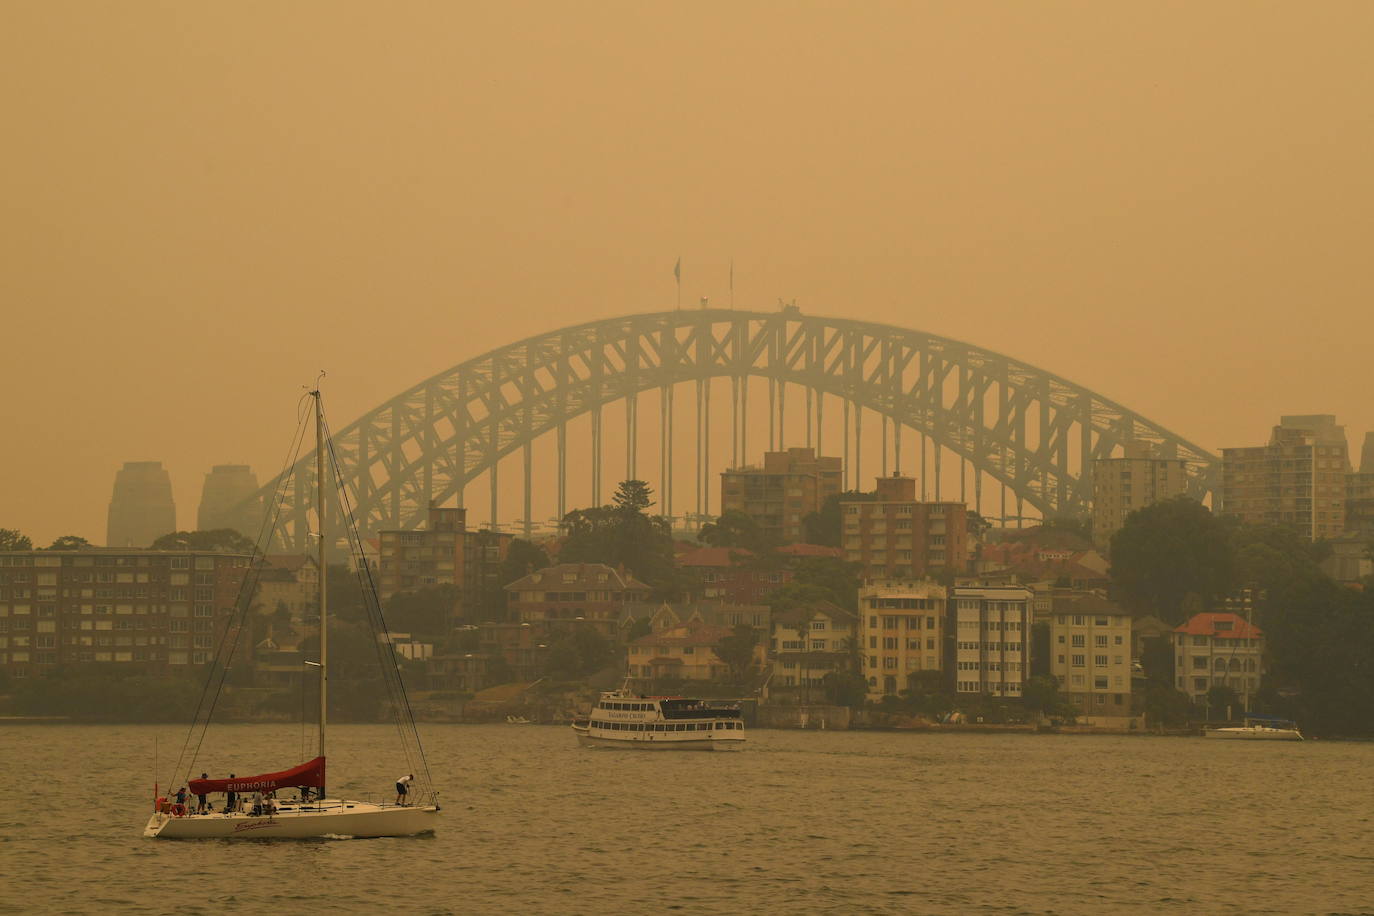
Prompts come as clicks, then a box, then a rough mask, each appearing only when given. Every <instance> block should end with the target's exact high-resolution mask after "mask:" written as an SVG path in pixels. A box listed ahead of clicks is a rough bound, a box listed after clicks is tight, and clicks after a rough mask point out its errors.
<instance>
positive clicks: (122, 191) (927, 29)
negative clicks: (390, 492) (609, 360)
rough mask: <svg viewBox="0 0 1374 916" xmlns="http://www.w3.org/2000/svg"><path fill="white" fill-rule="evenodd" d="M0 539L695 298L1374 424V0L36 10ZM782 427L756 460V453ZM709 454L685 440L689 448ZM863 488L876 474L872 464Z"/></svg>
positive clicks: (18, 215) (18, 80)
mask: <svg viewBox="0 0 1374 916" xmlns="http://www.w3.org/2000/svg"><path fill="white" fill-rule="evenodd" d="M7 18H8V25H7V28H6V29H5V33H4V35H3V37H0V50H3V54H0V60H2V61H3V63H0V68H3V70H4V72H5V79H4V81H3V88H0V93H2V94H3V97H4V103H5V108H6V110H7V111H8V112H9V117H8V119H7V121H8V124H9V128H10V130H9V135H10V141H9V143H8V144H7V148H8V149H7V152H8V164H9V168H7V169H6V170H5V174H4V177H3V178H0V181H3V182H4V189H3V195H2V196H3V200H4V204H3V206H4V213H5V217H4V219H3V221H0V227H2V228H0V231H2V232H3V233H4V236H3V254H0V258H3V259H4V265H3V270H0V296H3V298H4V301H5V302H6V303H7V308H6V313H7V318H8V326H9V328H10V332H11V333H10V335H9V339H10V341H11V346H10V347H9V348H8V350H7V354H6V358H5V360H4V361H3V363H2V364H0V366H2V367H0V373H3V376H2V377H0V381H3V384H4V386H5V390H6V391H8V392H9V396H8V397H7V398H6V400H5V409H4V413H5V419H6V421H7V426H8V428H9V429H10V431H11V443H12V446H13V447H11V448H8V449H6V450H5V454H4V457H3V458H2V459H0V468H3V471H4V478H5V479H6V480H7V481H9V483H8V484H7V485H6V486H5V487H4V488H3V489H0V523H3V524H4V525H7V526H11V527H15V528H19V529H22V530H24V531H25V532H27V533H29V534H30V535H31V536H32V537H33V539H34V541H35V542H36V543H47V542H48V541H49V540H51V539H52V538H53V537H56V536H58V535H62V534H69V533H70V534H77V535H81V536H84V537H86V538H88V539H90V540H91V541H93V542H97V543H99V542H101V540H102V539H103V532H104V516H105V510H106V506H107V504H108V501H109V498H110V487H111V482H112V479H113V475H114V472H115V470H116V469H117V468H118V467H119V466H120V465H121V464H122V463H123V462H125V461H129V460H145V459H148V460H159V461H162V462H163V464H164V466H165V467H166V468H168V470H169V471H170V472H171V475H172V479H173V482H174V485H175V488H176V491H175V496H176V501H177V505H178V511H179V520H178V523H179V526H180V527H183V528H189V527H193V525H194V511H195V506H196V504H197V503H198V501H199V495H200V485H201V481H202V479H203V475H204V474H205V472H207V471H208V470H209V468H210V467H211V466H212V465H214V464H222V463H230V462H238V463H246V464H251V465H252V466H253V467H254V469H255V470H256V471H257V473H258V474H259V477H260V478H261V479H263V480H264V481H266V480H267V479H268V478H270V476H271V474H272V473H274V472H275V470H276V469H277V468H278V467H279V466H280V462H281V457H282V451H283V443H284V435H283V428H284V427H288V426H289V425H290V424H291V422H292V417H293V411H294V409H295V403H294V402H295V397H296V393H297V392H298V391H299V389H300V386H301V385H305V384H308V383H309V382H310V381H311V380H312V379H313V378H314V375H315V373H316V371H317V370H319V369H320V368H324V369H327V370H328V371H329V377H328V385H327V387H328V391H329V396H330V400H331V413H332V417H333V420H334V423H335V425H336V426H342V425H343V424H344V423H345V422H347V421H348V420H351V419H352V418H354V417H355V416H357V415H359V414H361V413H363V412H364V411H366V410H368V409H370V408H372V407H374V406H376V405H377V404H379V403H381V402H383V401H384V400H386V399H388V398H390V397H391V396H393V395H394V394H396V393H398V392H400V391H401V390H403V389H404V388H406V387H408V386H410V385H412V384H414V383H416V382H417V381H419V380H420V379H422V378H424V377H427V376H430V375H433V374H435V373H437V372H440V371H442V370H444V369H446V368H448V367H449V366H451V365H453V364H455V363H458V362H460V361H462V360H464V359H467V358H471V357H473V356H476V355H479V354H480V353H482V352H485V351H486V350H489V349H491V348H493V347H496V346H500V345H502V344H505V343H509V342H511V341H513V340H515V339H517V338H519V337H522V336H525V335H528V334H533V333H538V332H543V331H549V330H553V329H555V328H558V327H561V326H564V325H567V324H571V323H575V322H580V321H585V320H591V319H595V318H601V317H608V316H615V315H621V314H630V313H637V312H645V311H654V310H660V309H670V308H672V307H673V306H674V304H675V301H676V294H677V288H676V286H675V285H674V280H673V266H674V263H675V262H676V260H677V259H678V258H679V257H680V258H681V259H682V299H683V305H684V307H687V308H691V307H695V306H696V305H697V303H698V300H699V298H700V297H703V296H707V297H710V301H711V303H712V304H713V305H722V306H723V305H726V304H728V302H729V289H728V284H729V271H730V264H731V261H732V260H733V262H734V277H735V284H734V285H735V290H734V293H735V302H736V304H737V306H738V307H740V308H758V309H764V310H771V309H774V308H776V304H777V301H778V300H779V299H780V298H781V299H786V300H788V301H792V300H796V301H797V303H798V305H799V306H800V307H801V309H802V310H803V312H804V313H806V314H818V315H833V316H844V317H856V318H863V319H868V320H873V321H878V322H887V323H890V324H893V325H896V326H899V327H904V328H917V329H920V330H925V331H930V332H932V333H937V334H942V335H946V336H949V337H953V338H956V339H960V340H965V341H968V342H971V343H975V344H978V345H981V346H984V347H987V348H989V349H991V350H995V351H998V352H1002V353H1006V354H1008V355H1012V356H1015V357H1017V358H1020V359H1022V360H1024V361H1026V362H1029V363H1031V364H1032V365H1035V366H1039V367H1041V368H1044V369H1047V370H1049V371H1051V372H1055V373H1058V374H1060V375H1062V376H1064V377H1067V378H1069V379H1071V380H1073V381H1075V382H1078V383H1080V384H1083V385H1085V386H1086V387H1089V388H1091V389H1093V390H1095V391H1098V392H1100V393H1102V394H1104V395H1106V396H1108V397H1110V398H1113V399H1114V400H1116V401H1118V402H1120V403H1122V404H1125V405H1126V406H1128V407H1130V408H1132V409H1134V410H1137V411H1139V412H1140V413H1141V414H1143V415H1145V416H1147V417H1149V418H1151V419H1152V420H1155V421H1157V422H1159V423H1161V424H1162V425H1164V426H1165V427H1167V428H1169V429H1170V430H1172V431H1174V432H1176V433H1178V434H1179V435H1182V436H1184V437H1186V438H1188V439H1191V440H1193V441H1195V442H1198V443H1199V444H1200V445H1203V446H1204V447H1206V448H1209V449H1212V450H1217V449H1219V448H1221V447H1223V446H1231V445H1249V444H1260V443H1262V442H1263V441H1265V439H1266V438H1267V433H1268V430H1269V428H1270V427H1271V426H1272V425H1273V424H1274V423H1276V422H1277V418H1278V415H1279V414H1281V413H1330V414H1335V415H1336V416H1337V417H1338V419H1339V421H1340V422H1342V423H1344V424H1345V425H1346V426H1347V429H1348V430H1349V433H1350V438H1351V446H1352V449H1355V450H1358V447H1359V440H1360V439H1361V438H1362V436H1363V433H1364V432H1365V431H1366V430H1369V429H1371V428H1374V407H1371V401H1370V399H1369V392H1370V385H1369V382H1368V370H1367V363H1366V360H1365V356H1366V352H1367V349H1368V340H1369V339H1370V336H1371V332H1374V317H1372V316H1371V310H1370V309H1369V307H1368V304H1369V302H1370V299H1371V296H1370V294H1371V292H1372V291H1374V290H1371V283H1372V281H1371V277H1372V276H1374V275H1372V274H1371V272H1370V271H1369V269H1368V263H1367V262H1368V256H1367V253H1366V251H1365V249H1366V248H1367V242H1368V239H1369V238H1370V231H1371V228H1374V227H1372V226H1371V220H1374V215H1372V214H1374V188H1372V187H1371V183H1372V181H1374V179H1371V173H1370V170H1369V168H1368V163H1369V162H1370V161H1374V142H1372V141H1374V120H1371V119H1370V117H1369V100H1370V98H1371V97H1374V80H1371V70H1370V68H1369V66H1368V62H1367V59H1366V56H1367V48H1366V43H1367V36H1368V35H1369V34H1371V31H1372V30H1374V9H1371V7H1370V6H1369V5H1368V4H1361V3H1324V4H1320V5H1317V6H1301V7H1299V6H1294V5H1291V4H1255V3H1215V4H1205V5H1195V4H1183V3H1176V4H1151V5H1148V6H1144V5H1140V6H1124V5H1120V4H1112V5H1101V4H1092V3H1054V4H1026V5H1004V6H998V7H996V8H991V7H968V6H963V5H933V4H903V3H870V4H863V5H860V6H857V7H855V6H848V5H846V6H842V7H841V6H833V5H828V4H791V3H789V4H781V3H779V4H752V5H746V6H743V7H741V6H738V5H734V4H725V3H717V4H703V5H694V6H684V7H680V8H674V9H673V10H672V11H671V12H668V11H666V10H665V9H664V8H661V7H656V6H645V5H642V4H633V3H602V4H596V5H594V6H586V5H579V6H565V7H559V6H551V5H535V4H524V5H509V4H480V5H479V4H462V5H452V4H409V5H404V6H402V7H399V8H387V9H386V10H385V11H383V10H382V9H381V8H378V7H374V6H370V5H367V4H360V3H329V4H323V3H315V4H308V3H301V4H291V5H288V6H281V5H277V4H236V5H233V6H229V5H210V4H191V5H186V4H153V3H147V4H138V5H132V6H130V5H119V6H113V5H107V6H98V5H89V4H66V5H61V4H51V3H19V4H12V5H11V6H10V7H9V16H8V17H7ZM760 444H761V443H760ZM684 447H685V446H684ZM866 476H867V475H866Z"/></svg>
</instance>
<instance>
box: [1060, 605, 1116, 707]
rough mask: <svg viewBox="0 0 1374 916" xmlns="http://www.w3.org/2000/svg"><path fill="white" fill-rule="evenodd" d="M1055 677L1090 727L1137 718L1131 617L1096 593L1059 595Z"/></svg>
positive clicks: (1063, 693)
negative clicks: (1133, 703) (1133, 714)
mask: <svg viewBox="0 0 1374 916" xmlns="http://www.w3.org/2000/svg"><path fill="white" fill-rule="evenodd" d="M1049 669H1050V673H1051V674H1052V675H1053V676H1054V677H1055V679H1056V680H1058V681H1059V689H1060V692H1061V694H1062V695H1063V696H1064V697H1065V699H1067V700H1068V701H1069V702H1070V703H1072V704H1074V705H1075V706H1076V707H1078V710H1079V714H1080V715H1081V716H1083V717H1085V718H1086V720H1087V722H1086V724H1090V725H1091V724H1099V725H1115V724H1119V722H1115V721H1104V720H1117V719H1122V718H1126V717H1129V716H1130V715H1131V617H1130V615H1129V614H1128V613H1126V611H1124V610H1122V609H1121V608H1120V607H1118V606H1117V605H1116V604H1115V603H1114V602H1111V601H1108V600H1107V599H1106V598H1104V597H1102V596H1101V595H1097V594H1092V593H1087V594H1084V593H1070V592H1061V593H1056V594H1055V596H1054V608H1053V615H1052V617H1051V618H1050V665H1049Z"/></svg>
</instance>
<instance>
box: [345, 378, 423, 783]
mask: <svg viewBox="0 0 1374 916" xmlns="http://www.w3.org/2000/svg"><path fill="white" fill-rule="evenodd" d="M320 413H321V420H322V422H323V425H324V431H325V447H326V449H327V451H328V455H329V458H330V467H331V468H332V469H333V472H334V476H335V479H336V481H337V483H338V492H339V504H340V505H339V507H340V509H342V510H344V513H343V514H344V519H345V521H346V528H345V530H346V532H347V537H348V540H349V543H350V546H351V545H353V544H354V543H356V544H357V547H358V553H359V555H360V556H361V555H362V536H361V534H359V532H358V523H357V518H356V516H355V514H354V511H353V503H352V500H351V499H350V498H349V495H348V486H347V484H346V483H345V482H344V479H343V471H342V468H340V466H339V460H338V453H337V452H336V451H335V449H334V435H333V431H332V430H331V428H330V426H329V418H328V416H327V415H325V414H324V406H323V404H321V405H320ZM359 568H360V573H359V575H360V576H362V577H365V578H366V581H367V584H368V587H367V589H365V590H364V594H363V598H364V600H363V603H364V605H365V606H368V607H372V606H375V607H376V610H377V617H376V619H377V622H378V623H379V624H380V630H381V633H382V635H384V636H385V637H386V645H387V649H388V650H389V654H390V656H391V664H390V666H387V665H385V664H383V666H382V668H383V683H387V681H388V677H389V676H394V677H395V678H396V682H395V693H393V696H397V695H399V697H400V700H401V703H400V704H398V705H397V707H396V711H397V713H398V715H399V714H400V713H401V712H402V710H404V714H405V717H406V719H408V720H409V723H410V730H411V734H412V736H413V738H414V741H415V749H416V751H417V752H418V754H419V758H420V764H421V767H420V769H421V771H422V772H423V773H424V774H425V782H426V784H427V785H428V787H429V789H430V792H431V794H433V788H434V783H433V779H432V777H431V775H430V769H429V760H428V758H427V757H426V755H425V749H424V744H423V742H422V741H421V740H420V730H419V728H418V726H417V725H416V723H415V711H414V709H413V708H412V707H411V705H410V696H409V695H408V694H407V692H406V689H405V683H404V682H403V680H402V678H401V672H400V667H399V664H398V663H397V654H396V647H395V645H394V644H393V643H392V641H391V630H390V628H389V627H388V626H387V624H386V614H385V612H384V611H383V610H382V606H381V601H380V600H379V599H378V598H377V589H376V583H375V582H373V580H372V570H371V568H370V567H369V566H368V564H367V562H366V560H365V559H364V561H363V562H362V563H361V564H359ZM377 648H378V653H379V655H380V654H381V653H382V649H381V645H380V643H379V644H378V647H377ZM388 667H389V669H390V670H389V671H388V670H387V669H388ZM389 692H390V691H389ZM393 702H394V700H393ZM399 724H400V723H398V730H400V731H402V734H403V735H404V730H403V729H400V728H399ZM402 747H403V749H405V753H406V755H407V758H408V757H409V747H408V746H407V744H406V742H405V740H404V737H403V738H402Z"/></svg>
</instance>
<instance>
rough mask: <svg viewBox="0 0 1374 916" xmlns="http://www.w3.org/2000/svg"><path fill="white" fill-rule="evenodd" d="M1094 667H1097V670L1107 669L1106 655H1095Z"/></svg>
mask: <svg viewBox="0 0 1374 916" xmlns="http://www.w3.org/2000/svg"><path fill="white" fill-rule="evenodd" d="M1093 667H1096V668H1105V667H1107V656H1105V655H1094V656H1093Z"/></svg>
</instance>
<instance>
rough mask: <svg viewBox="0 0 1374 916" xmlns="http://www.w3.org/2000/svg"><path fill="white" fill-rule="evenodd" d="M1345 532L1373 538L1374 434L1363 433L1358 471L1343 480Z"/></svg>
mask: <svg viewBox="0 0 1374 916" xmlns="http://www.w3.org/2000/svg"><path fill="white" fill-rule="evenodd" d="M1345 530H1346V533H1347V534H1350V535H1353V536H1355V537H1359V538H1371V537H1374V433H1365V437H1364V448H1363V449H1361V450H1360V469H1359V470H1358V471H1354V472H1351V473H1350V474H1348V475H1347V476H1346V478H1345Z"/></svg>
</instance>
